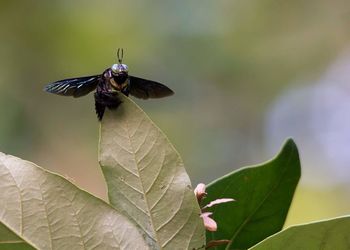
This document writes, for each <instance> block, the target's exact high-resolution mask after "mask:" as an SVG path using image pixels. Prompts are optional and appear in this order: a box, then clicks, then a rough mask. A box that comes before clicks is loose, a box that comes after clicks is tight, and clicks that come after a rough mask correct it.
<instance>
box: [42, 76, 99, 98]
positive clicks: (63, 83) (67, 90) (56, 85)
mask: <svg viewBox="0 0 350 250" xmlns="http://www.w3.org/2000/svg"><path fill="white" fill-rule="evenodd" d="M100 78H101V75H94V76H85V77H78V78H69V79H65V80H60V81H57V82H53V83H50V84H48V85H46V87H45V88H44V90H45V91H47V92H49V93H53V94H57V95H63V96H74V97H80V96H84V95H87V94H88V93H90V92H91V91H93V90H94V89H96V87H97V84H98V82H99V80H100Z"/></svg>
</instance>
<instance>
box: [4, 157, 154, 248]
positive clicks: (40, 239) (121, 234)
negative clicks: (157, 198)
mask: <svg viewBox="0 0 350 250" xmlns="http://www.w3.org/2000/svg"><path fill="white" fill-rule="evenodd" d="M0 190H1V192H0V201H1V202H0V223H2V224H3V225H5V226H6V227H7V228H8V229H10V230H11V231H12V232H14V233H15V234H16V235H18V236H19V237H20V238H21V239H23V240H24V241H25V242H27V243H29V244H30V245H31V246H33V247H35V248H37V249H45V250H46V249H59V250H62V249H117V248H120V249H147V248H148V245H147V244H146V242H145V240H144V238H143V236H142V234H141V233H140V231H139V230H138V229H137V228H136V226H135V225H134V224H133V223H131V222H130V221H129V220H128V219H126V218H125V217H124V216H122V215H120V214H119V213H118V212H117V211H116V210H115V209H113V208H112V207H110V206H109V205H108V204H106V203H105V202H103V201H102V200H100V199H98V198H96V197H94V196H92V195H90V194H89V193H87V192H85V191H83V190H80V189H78V188H77V187H75V186H74V185H73V184H72V183H70V182H68V181H67V180H66V179H64V178H63V177H61V176H58V175H56V174H53V173H50V172H48V171H46V170H44V169H42V168H40V167H38V166H36V165H35V164H33V163H31V162H28V161H24V160H21V159H19V158H17V157H14V156H10V155H5V154H3V153H0ZM1 230H2V231H3V232H6V229H5V228H3V227H2V229H1ZM6 233H7V234H8V237H9V238H8V240H13V239H14V238H13V235H12V234H10V233H9V231H7V232H6ZM2 240H4V238H2ZM15 240H16V239H15ZM17 240H18V238H17ZM14 243H16V244H19V245H18V247H21V246H23V244H22V245H21V243H20V242H14ZM3 246H4V249H5V247H7V246H6V245H3ZM8 247H9V248H7V249H14V248H11V245H8ZM19 249H20V248H19ZM24 249H25V248H24Z"/></svg>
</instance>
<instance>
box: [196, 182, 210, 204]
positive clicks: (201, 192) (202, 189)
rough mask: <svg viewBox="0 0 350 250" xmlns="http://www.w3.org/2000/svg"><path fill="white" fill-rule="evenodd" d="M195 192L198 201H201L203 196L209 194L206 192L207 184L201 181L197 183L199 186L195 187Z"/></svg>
mask: <svg viewBox="0 0 350 250" xmlns="http://www.w3.org/2000/svg"><path fill="white" fill-rule="evenodd" d="M194 194H195V195H196V197H197V200H198V201H201V200H202V198H203V197H204V196H205V195H206V194H207V193H206V192H205V184H203V183H199V184H198V185H197V187H196V188H195V189H194Z"/></svg>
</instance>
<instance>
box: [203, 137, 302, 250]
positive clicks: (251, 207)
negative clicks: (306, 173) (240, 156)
mask: <svg viewBox="0 0 350 250" xmlns="http://www.w3.org/2000/svg"><path fill="white" fill-rule="evenodd" d="M299 179H300V162H299V155H298V150H297V147H296V145H295V144H294V142H293V140H291V139H289V140H288V141H287V142H286V143H285V145H284V146H283V149H282V151H281V152H280V153H279V154H278V155H277V156H276V157H275V158H274V159H272V160H270V161H268V162H266V163H263V164H261V165H257V166H253V167H247V168H243V169H240V170H238V171H235V172H232V173H230V174H228V175H226V176H224V177H222V178H220V179H218V180H216V181H214V182H213V183H211V184H210V185H208V187H207V193H208V195H207V198H206V199H205V200H204V202H205V203H209V202H210V201H212V200H215V199H218V198H233V199H235V200H236V201H234V202H230V203H225V204H220V205H217V206H215V207H214V208H212V209H210V211H212V212H213V216H212V218H213V219H214V220H215V221H216V222H217V224H218V231H217V232H208V233H207V240H208V241H210V240H222V239H228V240H231V243H230V244H228V245H227V246H220V247H217V249H225V247H226V249H247V248H249V247H251V246H253V245H255V244H256V243H258V242H259V241H261V240H263V239H265V238H266V237H267V236H269V235H271V234H274V233H276V232H278V231H280V230H281V229H282V227H283V224H284V221H285V219H286V216H287V213H288V209H289V206H290V203H291V201H292V199H293V194H294V191H295V188H296V186H297V184H298V181H299Z"/></svg>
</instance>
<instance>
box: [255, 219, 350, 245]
mask: <svg viewBox="0 0 350 250" xmlns="http://www.w3.org/2000/svg"><path fill="white" fill-rule="evenodd" d="M250 249H251V250H280V249H283V250H295V249H300V250H303V249H305V250H319V249H322V250H349V249H350V216H348V217H341V218H336V219H331V220H327V221H319V222H315V223H310V224H305V225H298V226H293V227H290V228H288V229H286V230H283V231H282V232H279V233H277V234H275V235H273V236H271V237H269V238H267V239H265V240H264V241H262V242H260V243H259V244H257V245H256V246H254V247H252V248H250Z"/></svg>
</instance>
